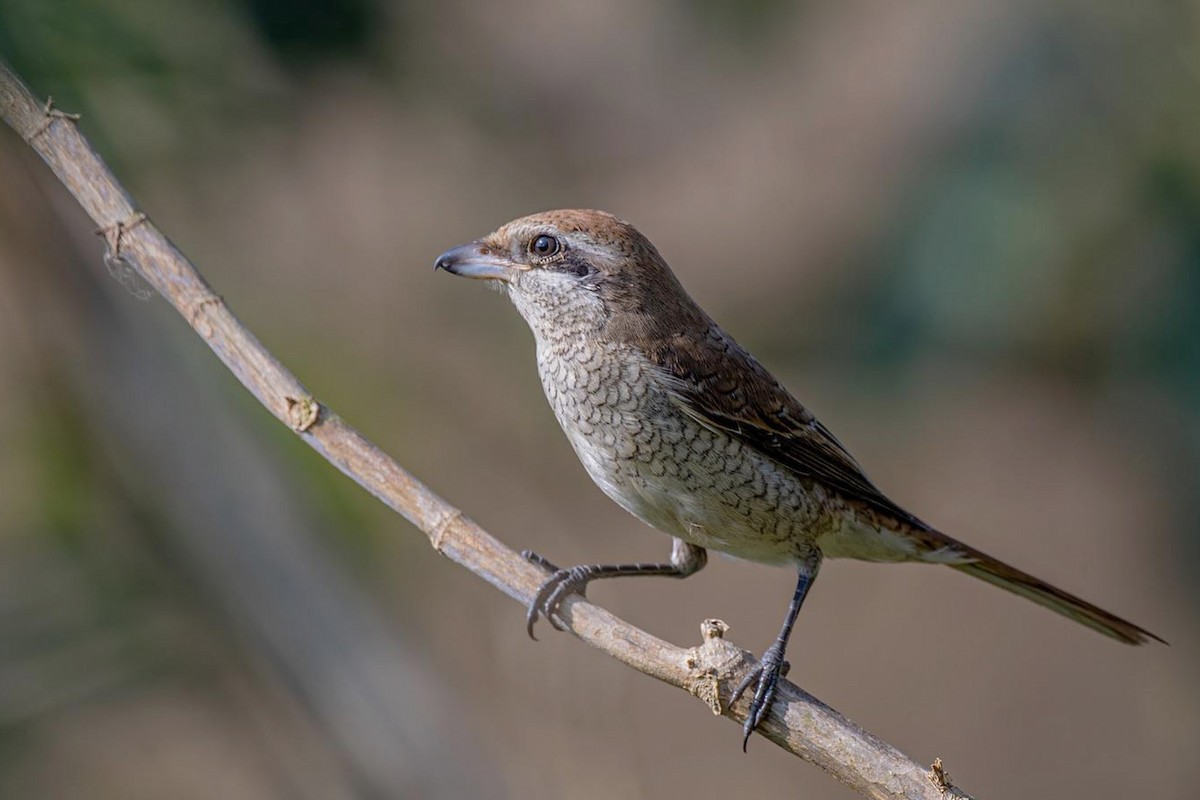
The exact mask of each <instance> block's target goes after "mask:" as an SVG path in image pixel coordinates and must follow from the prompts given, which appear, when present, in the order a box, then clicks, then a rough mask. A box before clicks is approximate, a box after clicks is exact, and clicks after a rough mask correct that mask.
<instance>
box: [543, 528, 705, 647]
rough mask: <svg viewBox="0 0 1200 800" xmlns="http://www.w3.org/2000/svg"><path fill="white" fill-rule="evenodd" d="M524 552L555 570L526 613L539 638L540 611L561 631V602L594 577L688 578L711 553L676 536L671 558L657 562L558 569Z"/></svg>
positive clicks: (547, 567) (585, 585)
mask: <svg viewBox="0 0 1200 800" xmlns="http://www.w3.org/2000/svg"><path fill="white" fill-rule="evenodd" d="M521 555H523V556H525V558H526V559H527V560H529V561H531V562H532V563H534V564H537V565H538V566H539V567H542V568H543V569H546V570H549V571H550V572H551V573H553V574H551V575H550V577H549V578H547V579H546V582H545V583H543V584H542V587H541V588H540V589H538V593H537V596H536V597H534V598H533V602H532V603H530V604H529V611H528V613H527V614H526V615H525V630H526V631H528V633H529V638H531V639H536V638H537V637H536V636H534V635H533V626H534V623H536V622H537V619H538V615H539V614H541V615H543V616H545V617H546V619H547V620H548V621H549V622H550V624H551V625H553V626H554V628H555V629H556V630H560V631H561V630H562V629H563V626H562V623H561V622H559V620H558V614H557V612H558V606H559V604H560V603H561V602H562V600H563V598H564V597H566V596H567V594H568V593H570V592H578V593H579V594H583V593H584V591H585V589H586V588H587V585H588V584H589V583H591V582H592V581H594V580H598V579H599V578H619V577H622V576H625V575H662V576H666V577H669V578H686V577H687V576H688V575H691V574H692V573H694V572H699V571H700V569H701V568H702V567H703V566H704V565H705V563H707V561H708V553H706V552H705V550H704V548H703V547H697V546H696V545H694V544H689V543H688V542H685V541H683V540H682V539H674V540H673V542H672V545H671V560H670V561H668V562H666V563H656V564H580V565H578V566H575V567H569V568H568V569H559V568H558V567H556V566H555V565H554V564H551V563H550V562H549V561H547V560H546V559H544V558H542V557H541V556H539V555H538V554H537V553H534V552H532V551H530V550H526V551H524V552H523V553H521Z"/></svg>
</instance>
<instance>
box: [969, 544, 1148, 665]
mask: <svg viewBox="0 0 1200 800" xmlns="http://www.w3.org/2000/svg"><path fill="white" fill-rule="evenodd" d="M956 544H957V543H956ZM963 549H964V550H966V551H967V555H968V557H969V558H971V559H972V560H971V561H967V562H965V563H957V564H951V565H950V566H952V567H953V568H954V569H957V570H959V571H961V572H965V573H967V574H968V575H973V576H975V577H976V578H979V579H980V580H984V581H987V582H988V583H990V584H992V585H994V586H999V587H1000V588H1001V589H1006V590H1008V591H1010V592H1012V593H1013V594H1016V595H1020V596H1021V597H1024V598H1027V599H1029V600H1032V601H1033V602H1035V603H1037V604H1038V605H1040V606H1045V607H1046V608H1048V609H1050V610H1051V611H1056V612H1058V613H1059V614H1062V615H1063V616H1064V617H1067V618H1068V619H1073V620H1075V621H1076V622H1078V623H1079V624H1081V625H1086V626H1088V627H1089V628H1091V629H1092V630H1095V631H1099V632H1100V633H1103V634H1104V635H1105V636H1111V637H1112V638H1114V639H1116V640H1117V641H1119V642H1125V643H1126V644H1145V643H1146V642H1148V641H1150V640H1151V639H1156V640H1157V641H1160V642H1162V643H1163V644H1166V643H1167V642H1166V640H1164V639H1162V638H1160V637H1158V636H1156V635H1154V634H1153V633H1151V632H1150V631H1148V630H1146V629H1145V628H1141V627H1139V626H1137V625H1134V624H1133V623H1132V622H1129V621H1127V620H1123V619H1121V618H1120V617H1118V616H1116V615H1115V614H1110V613H1109V612H1107V611H1105V610H1104V609H1102V608H1099V607H1097V606H1094V605H1092V604H1091V603H1089V602H1087V601H1086V600H1081V599H1080V598H1078V597H1075V596H1074V595H1072V594H1068V593H1067V592H1064V591H1063V590H1062V589H1059V588H1058V587H1056V586H1051V585H1050V584H1048V583H1046V582H1045V581H1042V580H1039V579H1037V578H1035V577H1033V576H1032V575H1030V574H1028V573H1025V572H1022V571H1021V570H1019V569H1017V568H1016V567H1010V566H1009V565H1008V564H1005V563H1004V562H1003V561H999V560H997V559H995V558H992V557H991V556H989V555H986V554H985V553H981V552H979V551H978V550H975V549H973V548H967V547H965V546H964V547H963Z"/></svg>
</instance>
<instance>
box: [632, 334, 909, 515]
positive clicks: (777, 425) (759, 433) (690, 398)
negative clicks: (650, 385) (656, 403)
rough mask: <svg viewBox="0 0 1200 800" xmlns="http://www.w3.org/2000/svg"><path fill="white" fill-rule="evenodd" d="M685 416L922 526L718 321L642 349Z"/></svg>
mask: <svg viewBox="0 0 1200 800" xmlns="http://www.w3.org/2000/svg"><path fill="white" fill-rule="evenodd" d="M647 355H648V356H649V357H650V359H651V361H653V362H654V363H655V364H656V366H658V367H659V369H660V370H662V372H663V373H664V375H665V376H666V378H667V384H668V387H669V391H670V393H671V395H672V399H673V400H674V401H675V402H676V403H677V404H678V406H679V407H680V408H681V409H682V410H683V411H684V412H685V413H687V414H688V415H689V416H691V417H692V418H693V419H695V420H696V421H697V422H699V423H700V424H701V425H704V426H706V427H708V428H710V429H715V430H719V431H721V432H723V433H725V434H726V435H728V436H732V437H733V438H735V439H737V440H738V441H740V442H741V443H742V444H743V445H746V446H748V447H751V448H753V449H754V450H756V451H758V452H759V453H762V454H763V455H765V456H767V457H768V458H770V459H771V460H773V461H775V462H776V463H777V464H780V465H782V466H784V467H786V468H787V469H789V470H791V471H792V472H794V473H796V474H797V475H800V476H802V477H805V478H811V479H812V480H814V481H816V482H818V483H820V484H822V485H823V486H825V487H826V488H828V489H832V490H833V491H835V492H837V493H838V494H839V495H841V496H842V497H844V498H845V499H847V500H851V501H857V502H859V503H864V504H866V505H868V506H870V507H871V508H872V509H874V510H876V511H879V512H882V513H884V514H886V515H887V516H889V517H892V518H894V519H896V520H898V521H900V522H903V523H907V524H908V525H911V526H913V527H916V528H918V529H921V530H926V529H928V527H929V526H928V525H926V524H925V523H924V522H922V521H921V520H919V519H917V518H916V517H914V516H913V515H912V514H910V513H908V512H907V511H905V510H904V509H903V508H901V507H900V506H898V505H896V504H895V503H893V502H892V501H891V500H889V499H888V498H887V497H885V496H884V495H883V493H882V492H880V491H879V489H877V488H875V485H874V484H873V483H871V481H870V479H868V478H867V476H866V475H865V474H864V473H863V471H862V468H861V467H859V465H858V463H857V462H856V461H855V460H854V458H853V457H852V456H851V455H850V453H848V452H847V451H846V448H845V447H843V446H842V444H841V442H839V441H838V440H837V439H836V438H835V437H834V435H833V434H832V433H830V432H829V430H828V429H826V428H825V426H824V425H822V424H821V423H820V422H819V421H818V420H817V419H816V418H815V417H814V416H813V415H812V413H811V412H810V411H809V410H808V409H806V408H805V407H804V406H803V405H801V404H800V402H799V401H798V400H796V398H794V397H792V395H791V394H790V393H789V392H788V391H787V390H786V389H785V388H783V386H781V385H780V383H779V381H777V380H775V378H774V377H773V376H772V375H771V373H769V372H767V370H766V369H765V368H764V367H763V366H762V365H761V364H759V363H758V362H757V361H755V360H754V358H753V357H752V356H751V355H750V354H749V353H747V352H746V351H745V350H743V349H742V348H741V347H740V346H739V345H738V344H737V342H735V341H733V339H731V338H730V337H729V336H728V335H727V334H726V333H725V332H724V331H722V330H721V329H720V328H717V327H716V326H715V325H714V326H713V327H712V328H711V329H709V331H708V332H707V334H706V335H705V336H702V337H693V336H683V335H680V336H675V337H671V338H669V339H662V340H659V341H658V342H656V343H655V345H654V346H653V347H652V348H650V352H649V353H648V354H647Z"/></svg>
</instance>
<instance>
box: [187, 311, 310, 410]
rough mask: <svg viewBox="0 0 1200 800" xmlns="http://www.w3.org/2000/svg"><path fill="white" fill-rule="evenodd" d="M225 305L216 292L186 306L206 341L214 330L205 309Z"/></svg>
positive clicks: (195, 326)
mask: <svg viewBox="0 0 1200 800" xmlns="http://www.w3.org/2000/svg"><path fill="white" fill-rule="evenodd" d="M224 304H225V298H224V297H222V296H221V295H219V294H217V293H216V292H208V293H206V294H201V295H200V296H199V299H196V300H191V301H190V302H188V303H187V304H186V307H187V316H188V322H190V323H191V325H192V328H194V329H195V331H196V333H198V334H200V335H201V336H203V337H204V338H205V339H211V338H212V335H213V329H212V326H211V325H209V324H208V320H207V319H206V318H205V317H206V316H207V315H206V314H204V309H205V308H207V307H208V306H221V305H224ZM289 399H292V398H289Z"/></svg>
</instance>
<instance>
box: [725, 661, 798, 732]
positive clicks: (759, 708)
mask: <svg viewBox="0 0 1200 800" xmlns="http://www.w3.org/2000/svg"><path fill="white" fill-rule="evenodd" d="M788 669H789V664H788V662H786V661H784V660H783V647H782V646H780V644H779V642H775V644H773V645H771V646H770V647H768V648H767V652H765V653H763V657H762V659H761V660H760V661H759V662H758V664H756V665H755V666H754V668H753V669H751V670H750V671H749V672H748V673H746V677H744V678H742V682H741V683H739V684H738V687H737V688H736V689H734V690H733V694H731V695H730V696H729V705H731V706H732V705H733V704H734V703H736V702H737V701H738V698H740V697H741V696H742V693H743V692H745V691H746V689H748V688H749V687H750V685H751V684H755V688H754V697H752V698H751V699H750V708H749V710H748V711H747V713H746V721H745V723H743V725H742V734H743V736H742V752H743V753H744V752H746V745H747V743H749V741H750V734H752V733H754V729H755V728H757V727H758V724H759V723H760V722H762V720H763V717H765V716H766V715H767V712H768V711H770V710H771V701H773V700H774V699H775V689H776V687H778V686H779V679H780V678H781V677H783V676H784V675H786V674H787V673H788Z"/></svg>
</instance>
